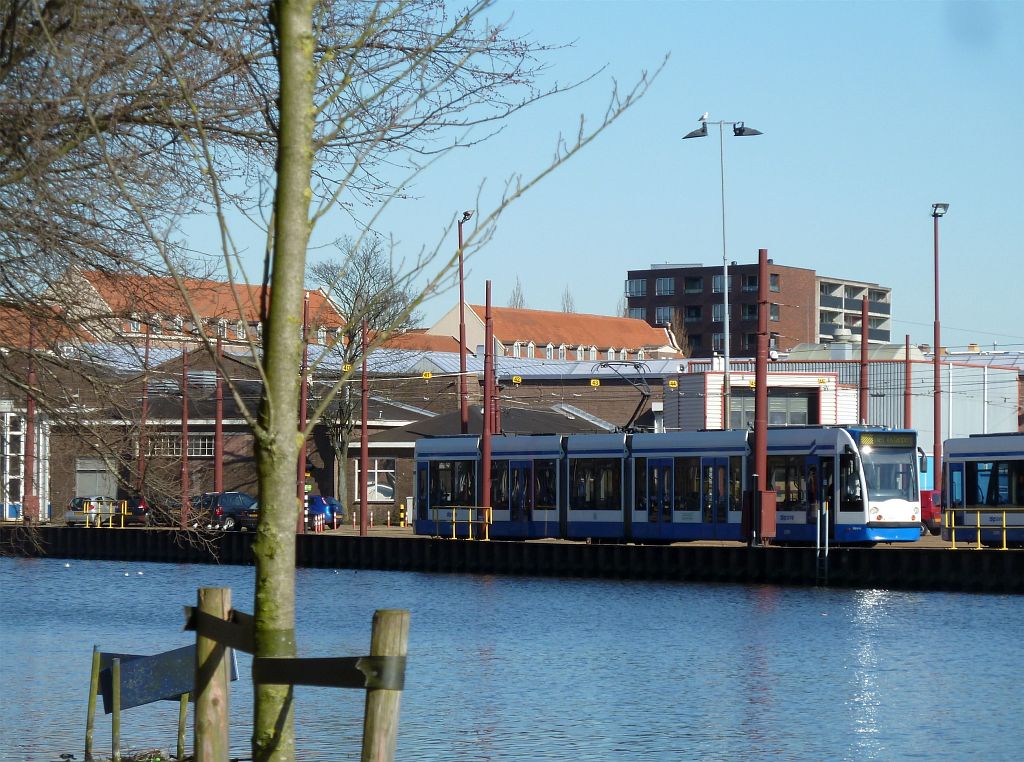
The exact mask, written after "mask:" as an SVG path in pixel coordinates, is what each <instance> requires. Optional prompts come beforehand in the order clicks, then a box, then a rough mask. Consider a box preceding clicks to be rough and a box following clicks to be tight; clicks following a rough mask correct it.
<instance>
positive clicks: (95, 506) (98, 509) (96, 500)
mask: <svg viewBox="0 0 1024 762" xmlns="http://www.w3.org/2000/svg"><path fill="white" fill-rule="evenodd" d="M120 512H121V509H120V503H119V502H118V501H117V500H115V499H114V498H112V497H110V496H108V495H88V496H85V497H73V498H71V499H70V500H69V501H68V507H67V509H66V510H65V511H64V523H65V524H67V525H68V526H78V525H81V526H95V525H96V524H97V523H99V522H102V523H103V524H108V523H109V522H110V519H111V518H112V517H115V516H116V517H118V520H119V517H120Z"/></svg>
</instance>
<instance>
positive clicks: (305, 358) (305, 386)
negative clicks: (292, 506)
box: [295, 291, 309, 534]
mask: <svg viewBox="0 0 1024 762" xmlns="http://www.w3.org/2000/svg"><path fill="white" fill-rule="evenodd" d="M303 296H304V298H303V301H302V376H301V378H300V380H299V436H300V437H301V440H302V441H301V444H299V460H298V464H297V467H296V474H295V477H296V482H298V484H297V486H296V488H295V490H296V494H297V498H298V503H299V518H298V521H297V522H296V524H295V533H296V534H303V533H304V532H305V531H306V397H307V396H309V382H308V381H307V380H306V371H307V369H308V368H309V292H308V291H307V292H305V294H304V295H303Z"/></svg>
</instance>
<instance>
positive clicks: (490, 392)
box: [479, 281, 494, 518]
mask: <svg viewBox="0 0 1024 762" xmlns="http://www.w3.org/2000/svg"><path fill="white" fill-rule="evenodd" d="M485 304H486V307H485V309H486V312H485V313H484V314H485V332H484V336H485V339H484V343H485V346H484V410H483V438H482V440H483V441H482V442H481V446H480V460H481V463H480V468H481V470H482V473H481V475H480V492H481V495H480V501H479V503H480V505H482V506H483V508H484V514H485V518H486V513H487V509H488V508H490V507H491V420H492V419H491V415H492V413H491V405H492V404H493V398H494V355H493V354H492V352H491V343H492V338H491V336H492V331H493V330H494V322H493V319H492V316H491V282H490V281H487V301H486V302H485Z"/></svg>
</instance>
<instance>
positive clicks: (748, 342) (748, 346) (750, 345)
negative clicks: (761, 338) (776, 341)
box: [743, 333, 757, 352]
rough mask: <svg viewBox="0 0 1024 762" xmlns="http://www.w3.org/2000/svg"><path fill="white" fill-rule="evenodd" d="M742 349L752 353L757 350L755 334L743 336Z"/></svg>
mask: <svg viewBox="0 0 1024 762" xmlns="http://www.w3.org/2000/svg"><path fill="white" fill-rule="evenodd" d="M743 348H744V349H745V350H747V351H748V352H749V351H753V350H756V349H757V334H756V333H745V334H743Z"/></svg>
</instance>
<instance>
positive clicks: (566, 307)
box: [562, 284, 576, 312]
mask: <svg viewBox="0 0 1024 762" xmlns="http://www.w3.org/2000/svg"><path fill="white" fill-rule="evenodd" d="M575 311H576V300H575V299H573V298H572V291H570V290H569V285H568V284H566V286H565V290H564V291H563V292H562V312H575Z"/></svg>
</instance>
